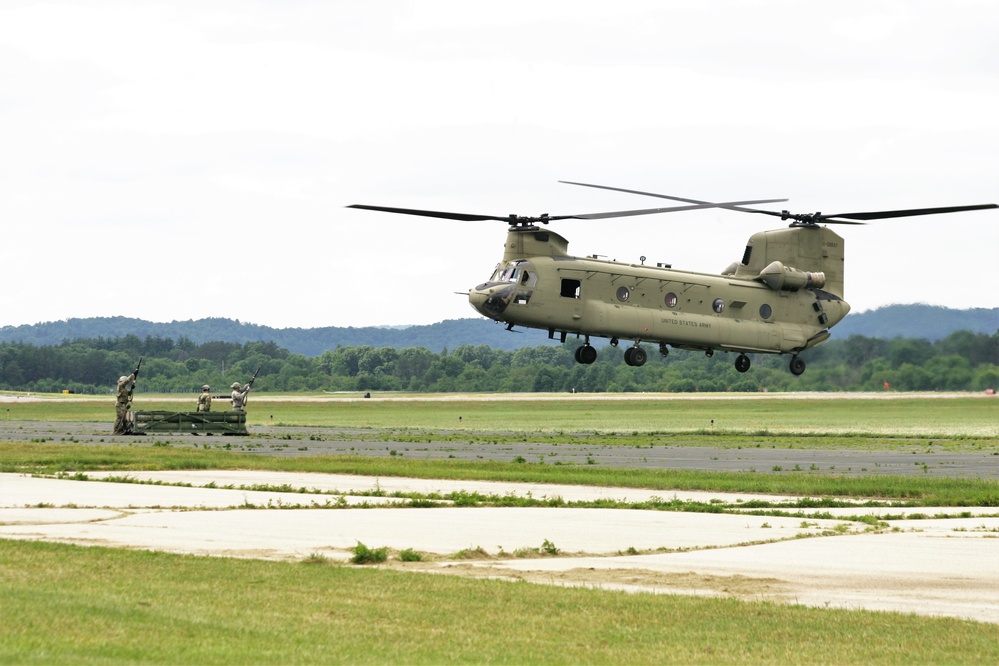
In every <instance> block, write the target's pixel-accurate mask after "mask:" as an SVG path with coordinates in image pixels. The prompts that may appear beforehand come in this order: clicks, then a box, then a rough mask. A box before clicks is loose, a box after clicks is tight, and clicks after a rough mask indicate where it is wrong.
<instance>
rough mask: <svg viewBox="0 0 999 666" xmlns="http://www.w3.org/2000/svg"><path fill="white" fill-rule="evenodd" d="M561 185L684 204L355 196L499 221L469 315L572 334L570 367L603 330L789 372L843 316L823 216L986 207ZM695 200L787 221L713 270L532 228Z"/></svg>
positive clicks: (836, 240) (846, 220)
mask: <svg viewBox="0 0 999 666" xmlns="http://www.w3.org/2000/svg"><path fill="white" fill-rule="evenodd" d="M563 182H566V183H567V184H570V185H580V186H583V187H594V188H598V189H605V190H613V191H617V192H626V193H629V194H638V195H642V196H649V197H657V198H660V199H669V200H672V201H679V202H683V203H685V204H686V205H683V206H672V207H667V208H650V209H642V210H630V211H617V212H610V213H589V214H581V215H551V216H550V215H547V214H545V215H540V216H537V217H522V216H518V215H509V216H506V217H501V216H492V215H474V214H467V213H448V212H440V211H428V210H416V209H410V208H388V207H385V206H368V205H362V204H355V205H353V206H349V208H362V209H366V210H375V211H382V212H388V213H401V214H405V215H420V216H424V217H436V218H444V219H449V220H462V221H480V220H499V221H502V222H506V223H507V224H508V225H509V228H508V229H507V238H506V244H505V245H504V252H503V260H502V261H501V262H500V263H499V264H497V265H496V268H495V270H494V271H493V274H492V276H491V277H490V278H489V279H488V280H487V281H486V282H483V283H482V284H480V285H478V286H476V287H475V288H474V289H471V290H469V292H468V301H469V303H470V304H471V305H472V307H473V308H475V309H476V310H477V311H478V312H479V313H481V314H483V315H485V316H486V317H489V318H490V319H494V320H496V321H498V322H502V323H505V324H507V328H508V329H509V330H512V329H513V327H514V326H522V327H526V328H539V329H543V330H547V331H548V337H549V338H551V339H555V337H556V336H558V338H559V340H560V341H561V342H563V343H564V342H565V341H566V338H567V337H568V336H569V335H575V336H583V338H584V343H583V344H582V345H581V346H579V347H578V348H577V349H576V352H575V357H576V361H577V362H578V363H584V364H589V363H593V362H594V361H595V360H596V359H597V350H596V349H595V348H594V347H593V346H592V345H591V344H590V338H609V339H610V344H611V345H612V346H615V347H616V346H617V345H618V344H619V343H620V342H621V341H629V342H631V346H629V347H627V349H626V350H625V352H624V360H625V362H626V363H627V364H628V365H631V366H640V365H643V364H645V362H646V360H647V359H648V353H647V352H646V350H645V348H644V347H643V346H642V345H643V344H644V343H650V344H658V346H659V352H660V354H662V355H663V356H666V355H667V354H668V353H669V347H674V348H677V349H687V350H696V351H703V352H704V353H705V354H707V355H708V356H711V355H713V354H714V352H715V351H716V350H720V351H725V352H737V353H738V356H736V359H735V367H736V369H737V370H738V371H739V372H746V371H747V370H749V367H750V359H749V356H748V354H751V353H756V354H790V355H791V362H790V370H791V373H792V374H794V375H800V374H801V373H803V372H804V371H805V361H804V359H802V358H801V357H800V356H798V354H800V353H801V352H802V351H804V350H806V349H809V348H811V347H814V346H815V345H818V344H820V343H822V342H824V341H825V340H827V339H828V338H829V335H830V333H829V329H830V328H832V327H833V326H835V325H836V324H837V323H839V322H840V321H842V320H843V318H844V317H845V316H846V315H847V313H848V312H849V311H850V305H849V304H848V303H847V302H846V301H845V300H843V293H844V292H843V256H844V251H843V239H842V237H840V236H839V235H837V234H836V233H835V232H833V231H832V230H831V229H829V228H828V227H826V226H821V225H823V224H864V222H865V221H867V220H877V219H884V218H893V217H909V216H915V215H935V214H940V213H956V212H961V211H969V210H981V209H985V208H999V206H997V205H996V204H979V205H973V206H951V207H945V208H917V209H910V210H892V211H881V212H869V213H839V214H834V215H823V214H821V213H811V214H794V213H789V212H787V211H781V212H776V211H769V210H759V209H756V208H746V207H745V206H746V205H752V204H761V203H774V202H782V201H786V199H761V200H755V201H729V202H724V203H713V202H709V201H699V200H697V199H685V198H682V197H675V196H670V195H665V194H655V193H652V192H640V191H637V190H627V189H622V188H617V187H607V186H603V185H592V184H588V183H574V182H569V181H563ZM701 208H724V209H728V210H734V211H740V212H745V213H760V214H764V215H773V216H776V217H779V218H781V220H791V224H790V226H789V227H788V228H786V229H777V230H774V231H762V232H759V233H756V234H753V235H752V236H751V237H750V239H749V242H748V243H747V244H746V250H745V252H744V253H743V255H742V260H741V261H738V262H733V263H732V264H731V265H730V266H729V267H728V268H726V269H725V270H724V271H722V272H721V274H717V275H715V274H709V273H696V272H692V271H684V270H678V269H674V268H672V267H671V266H670V265H664V264H658V265H656V266H651V265H650V266H646V265H645V264H644V261H645V258H644V257H642V262H643V263H642V264H629V263H622V262H617V261H608V260H604V259H600V258H597V257H596V256H592V257H575V256H572V255H570V254H569V252H568V247H569V242H568V241H567V240H566V239H565V238H563V237H562V236H560V235H559V234H557V233H555V232H552V231H548V230H545V229H542V228H541V227H540V226H538V225H547V224H548V223H549V222H552V221H555V220H565V219H586V220H594V219H606V218H613V217H628V216H634V215H650V214H655V213H667V212H676V211H686V210H695V209H701Z"/></svg>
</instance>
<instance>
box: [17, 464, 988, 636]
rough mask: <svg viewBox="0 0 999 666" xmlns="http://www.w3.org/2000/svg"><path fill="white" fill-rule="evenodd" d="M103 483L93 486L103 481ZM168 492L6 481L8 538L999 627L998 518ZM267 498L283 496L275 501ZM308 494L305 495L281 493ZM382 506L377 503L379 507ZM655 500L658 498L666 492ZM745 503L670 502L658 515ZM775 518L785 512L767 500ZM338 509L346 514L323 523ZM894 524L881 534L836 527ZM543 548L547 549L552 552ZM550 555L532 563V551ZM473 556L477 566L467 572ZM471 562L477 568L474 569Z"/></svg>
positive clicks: (326, 489) (318, 491)
mask: <svg viewBox="0 0 999 666" xmlns="http://www.w3.org/2000/svg"><path fill="white" fill-rule="evenodd" d="M100 476H108V474H103V475H102V474H92V475H91V477H92V478H97V477H100ZM129 476H130V477H131V479H132V480H135V481H140V480H141V481H148V482H151V483H156V484H158V485H148V484H141V483H118V482H101V481H96V480H92V481H77V480H68V479H54V478H35V477H30V476H24V475H18V474H0V538H9V539H32V540H44V541H58V542H63V543H72V544H81V545H100V546H110V547H120V548H143V549H155V550H162V551H169V552H175V553H188V554H194V555H206V556H227V557H249V558H263V559H275V560H302V559H305V558H309V557H315V556H319V555H321V556H325V557H328V558H330V559H331V560H343V561H347V560H348V559H349V558H350V556H351V554H352V552H353V550H352V549H353V548H354V546H356V545H357V543H358V542H361V543H364V544H365V545H366V546H368V547H370V548H381V547H388V548H391V549H394V550H403V549H413V550H415V551H417V552H420V553H423V554H425V555H426V556H427V559H426V560H425V561H420V562H399V561H395V560H393V561H391V562H390V563H389V564H386V565H382V566H391V567H394V568H402V569H407V570H412V571H414V572H415V571H428V572H437V573H451V574H455V575H463V576H490V577H498V578H504V579H510V580H527V581H534V582H538V583H546V584H563V585H580V586H593V587H606V588H614V589H623V590H630V591H635V592H649V593H670V594H697V595H716V596H730V597H737V598H740V599H747V600H770V601H777V602H786V603H794V604H803V605H809V606H819V607H827V606H828V607H837V608H846V609H861V608H863V609H872V610H888V611H900V612H907V613H918V614H926V615H938V616H951V617H958V618H966V619H971V620H977V621H981V622H990V623H999V605H997V604H996V603H995V600H996V599H999V557H996V543H997V542H996V537H997V534H999V514H997V513H996V509H995V508H989V509H981V510H980V509H975V508H960V507H948V508H946V509H933V508H919V509H918V510H909V511H906V510H895V509H883V508H881V509H875V508H866V507H860V506H858V507H856V508H847V509H833V510H822V515H821V517H812V516H811V515H810V513H812V512H809V511H805V512H802V513H801V514H800V515H795V516H794V517H774V516H756V515H750V514H748V513H742V514H740V513H736V514H715V513H684V512H666V511H651V510H637V509H577V508H482V507H479V508H468V507H464V508H463V507H456V506H451V505H448V504H447V503H446V502H442V503H441V505H440V506H436V507H426V508H414V507H402V506H392V504H391V503H392V502H393V501H398V500H393V499H391V498H390V497H386V496H385V495H391V494H392V493H396V492H399V493H422V494H429V493H439V494H445V493H450V492H453V491H457V490H464V491H467V492H478V493H481V494H494V495H501V496H505V495H515V496H519V497H526V496H528V495H530V496H531V497H534V498H542V497H549V498H553V497H560V498H562V499H563V500H565V501H567V502H569V501H573V500H585V499H596V498H611V499H619V500H636V501H637V500H643V499H648V498H649V497H650V496H653V495H656V494H657V493H655V492H652V491H648V490H637V489H622V488H613V489H610V488H590V487H576V486H555V485H543V484H514V483H494V482H472V481H439V480H434V481H428V480H420V479H399V478H370V477H360V476H343V475H333V474H291V473H278V472H248V471H212V470H209V471H190V472H188V471H183V472H147V473H130V474H129ZM256 488H281V489H282V491H281V492H278V491H271V490H257V489H256ZM299 489H303V490H307V491H309V492H306V493H302V492H288V490H291V491H297V490H299ZM372 491H378V492H377V494H376V495H375V496H372V495H370V493H372ZM658 494H659V495H662V493H658ZM674 497H676V498H678V499H682V500H687V499H691V500H695V499H696V500H700V501H705V502H710V501H711V500H712V499H717V500H721V501H724V502H726V503H728V502H736V501H737V500H740V499H741V500H742V501H746V500H749V499H753V498H754V496H752V495H738V496H733V495H725V494H722V493H692V492H676V493H669V494H668V497H665V498H664V499H672V498H674ZM767 499H769V500H771V501H780V500H781V499H782V498H775V497H768V498H767ZM333 506H335V507H336V508H330V507H333ZM860 514H871V515H874V516H880V517H886V516H888V515H889V514H891V516H890V518H889V519H888V520H885V521H884V522H885V523H886V525H885V526H882V527H880V528H878V529H876V530H870V529H869V526H868V524H867V523H864V522H859V521H848V520H845V519H837V518H836V517H835V516H838V515H839V516H846V515H860ZM546 545H547V546H548V547H547V548H545V546H546ZM555 549H557V550H558V553H557V554H546V555H543V556H534V557H524V556H523V555H524V553H525V552H526V551H532V550H533V551H535V552H537V551H539V550H542V551H545V550H548V551H554V550H555ZM460 554H464V555H465V556H466V557H458V555H460ZM469 555H471V556H473V557H471V558H469V557H467V556H469Z"/></svg>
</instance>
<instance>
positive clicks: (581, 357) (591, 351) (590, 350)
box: [575, 345, 597, 365]
mask: <svg viewBox="0 0 999 666" xmlns="http://www.w3.org/2000/svg"><path fill="white" fill-rule="evenodd" d="M575 356H576V363H582V364H583V365H589V364H591V363H593V362H594V361H596V360H597V350H596V348H594V347H592V346H591V345H583V346H582V347H576V353H575Z"/></svg>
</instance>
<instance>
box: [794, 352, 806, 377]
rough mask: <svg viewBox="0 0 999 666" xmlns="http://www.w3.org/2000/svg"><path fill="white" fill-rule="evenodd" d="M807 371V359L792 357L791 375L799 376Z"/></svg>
mask: <svg viewBox="0 0 999 666" xmlns="http://www.w3.org/2000/svg"><path fill="white" fill-rule="evenodd" d="M804 371H805V359H803V358H798V357H797V356H792V357H791V374H792V375H794V376H796V377H797V376H798V375H800V374H801V373H803V372H804Z"/></svg>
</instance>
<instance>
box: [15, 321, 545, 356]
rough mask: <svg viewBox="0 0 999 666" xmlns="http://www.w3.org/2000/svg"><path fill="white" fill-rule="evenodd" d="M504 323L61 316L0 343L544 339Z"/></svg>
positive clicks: (301, 347) (313, 346)
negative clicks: (286, 324)
mask: <svg viewBox="0 0 999 666" xmlns="http://www.w3.org/2000/svg"><path fill="white" fill-rule="evenodd" d="M516 330H517V332H511V331H507V330H506V327H505V326H503V325H502V324H498V323H496V322H493V321H491V320H488V319H449V320H446V321H442V322H439V323H437V324H429V325H426V326H406V327H378V326H368V327H361V328H354V327H346V328H342V327H336V326H329V327H325V328H271V327H269V326H259V325H257V324H244V323H241V322H239V321H238V320H233V319H222V318H216V317H213V318H208V319H197V320H187V321H172V322H169V323H157V322H150V321H145V320H143V319H132V318H129V317H92V318H88V319H68V320H65V321H53V322H45V323H42V324H25V325H22V326H4V327H0V344H2V343H10V342H22V343H27V344H32V345H35V346H38V347H41V346H47V345H57V344H59V343H61V342H63V341H64V340H78V339H80V338H117V337H124V336H126V335H135V336H138V337H140V338H146V337H150V336H151V337H160V338H171V339H173V340H179V339H180V338H187V339H189V340H191V341H192V342H195V343H197V344H204V343H206V342H217V341H223V342H236V343H239V344H246V343H247V342H273V343H275V344H276V345H278V346H279V347H282V348H284V349H287V350H288V351H290V352H292V353H295V354H302V355H304V356H318V355H320V354H322V353H323V352H324V351H326V350H327V349H336V348H337V347H338V346H340V345H342V346H345V347H354V346H360V345H371V346H372V347H398V348H402V347H426V348H427V349H429V350H431V351H434V352H438V353H439V352H441V351H442V350H443V349H445V348H446V349H454V348H455V347H460V346H461V345H483V344H484V345H489V346H490V347H494V348H496V349H505V350H507V351H511V350H514V349H519V348H520V347H524V346H532V347H533V346H536V345H540V344H544V343H545V342H550V341H549V340H548V334H547V333H546V332H544V331H537V330H527V329H524V330H523V331H521V329H516Z"/></svg>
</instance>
